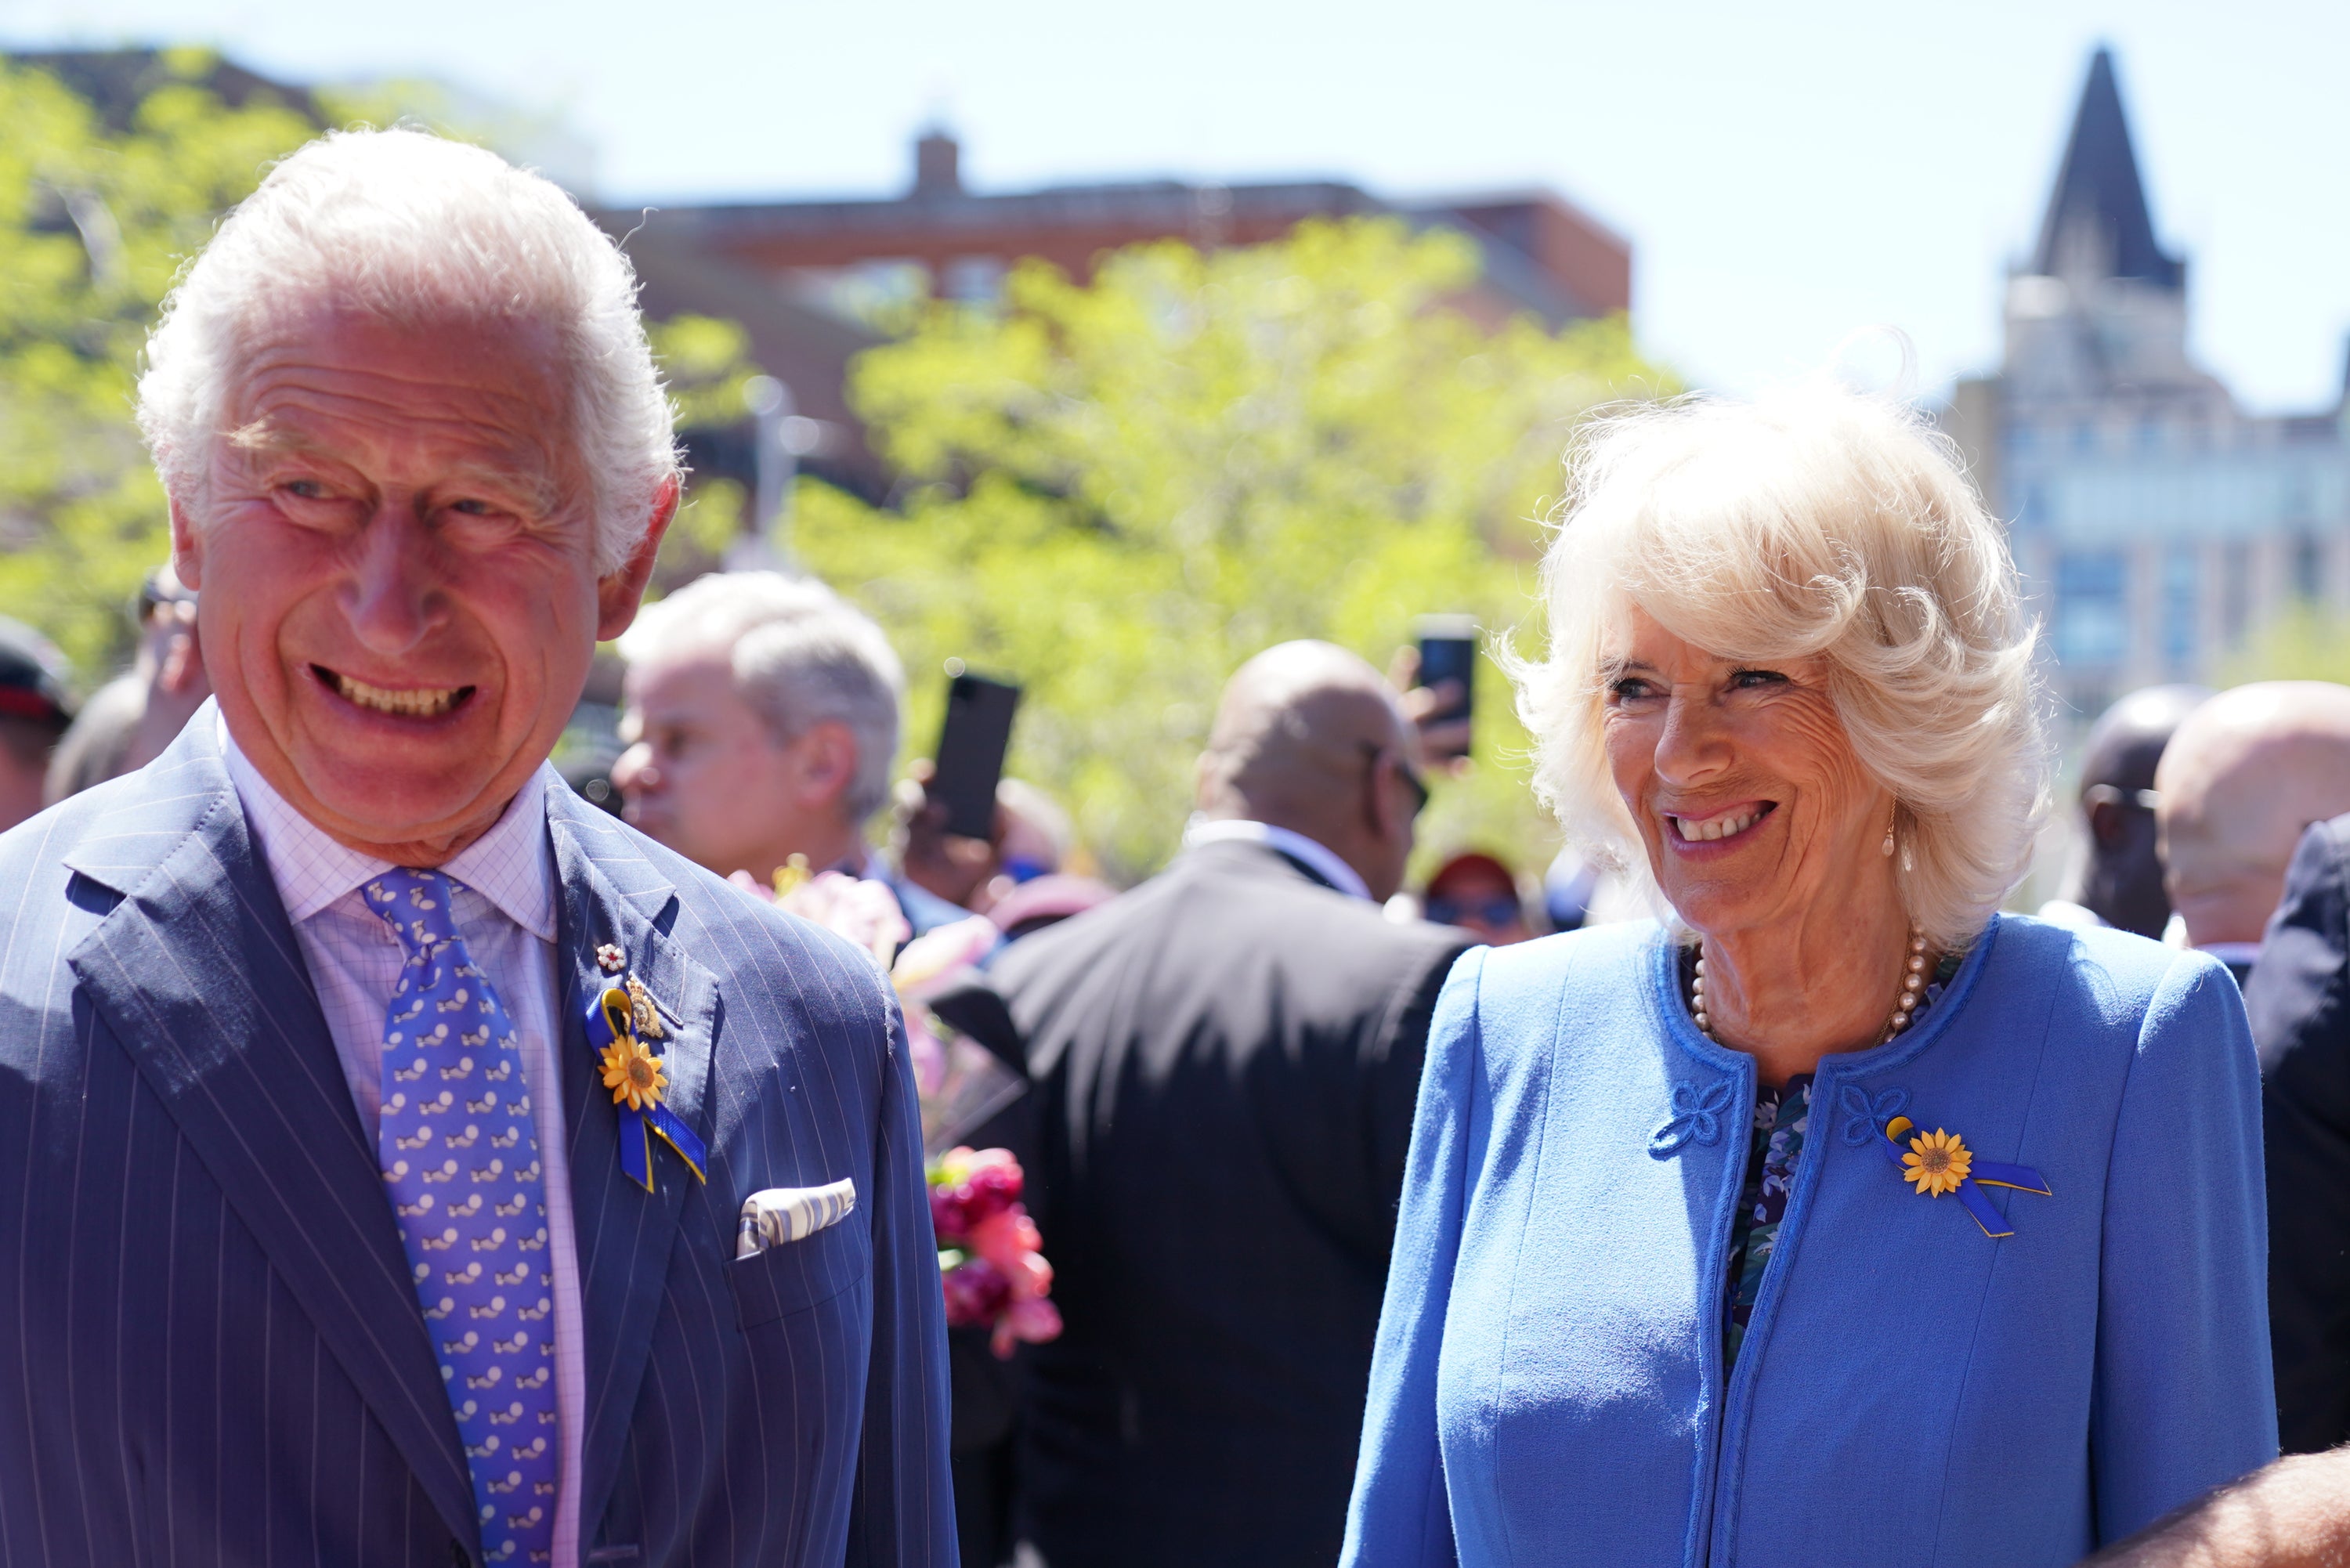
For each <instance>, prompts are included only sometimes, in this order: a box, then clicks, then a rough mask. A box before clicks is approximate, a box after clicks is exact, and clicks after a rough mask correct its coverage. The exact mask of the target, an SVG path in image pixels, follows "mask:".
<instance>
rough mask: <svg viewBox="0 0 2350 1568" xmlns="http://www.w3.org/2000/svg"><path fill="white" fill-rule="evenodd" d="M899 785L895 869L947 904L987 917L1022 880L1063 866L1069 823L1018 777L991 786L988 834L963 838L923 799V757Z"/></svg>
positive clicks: (1072, 830) (926, 778) (926, 780)
mask: <svg viewBox="0 0 2350 1568" xmlns="http://www.w3.org/2000/svg"><path fill="white" fill-rule="evenodd" d="M906 772H907V776H906V777H905V778H903V779H900V780H899V782H898V788H897V792H896V794H897V804H898V813H897V815H898V830H897V833H896V835H895V838H896V841H897V845H898V868H899V875H900V876H901V877H904V878H905V879H906V880H907V881H909V882H911V883H913V884H914V885H915V886H917V887H919V888H923V889H924V890H925V891H927V892H931V893H935V894H936V895H938V896H939V897H940V898H943V899H945V900H946V901H947V902H948V903H950V904H955V905H959V906H961V907H962V909H968V910H971V911H972V912H973V913H975V914H986V913H988V912H989V911H990V910H991V909H993V907H994V906H995V904H996V903H997V902H998V901H999V900H1001V899H1003V898H1005V897H1006V896H1007V895H1009V894H1010V893H1011V892H1012V890H1013V889H1014V888H1017V887H1019V886H1021V885H1022V884H1023V883H1026V882H1032V881H1035V879H1036V878H1038V877H1048V876H1051V875H1052V874H1054V873H1055V872H1057V871H1059V870H1060V869H1061V868H1062V864H1063V862H1064V861H1066V859H1067V858H1068V857H1069V852H1070V850H1071V849H1072V848H1073V847H1074V846H1076V825H1075V824H1073V823H1072V822H1071V821H1070V820H1069V814H1068V813H1067V812H1066V811H1064V810H1063V809H1062V808H1061V804H1060V803H1059V802H1058V801H1056V800H1055V799H1054V798H1053V797H1052V796H1051V795H1049V794H1045V792H1044V791H1043V790H1041V789H1039V788H1037V787H1036V786H1035V784H1030V783H1029V782H1028V781H1027V780H1025V779H1017V778H1005V779H1003V780H1000V781H998V783H997V784H996V786H995V832H994V834H993V836H992V837H988V838H965V837H962V836H960V835H957V834H952V833H949V832H948V831H947V829H946V820H947V816H946V808H945V807H944V806H943V805H939V804H938V803H936V802H934V801H932V800H931V798H930V795H929V793H928V789H927V786H928V785H929V784H930V781H931V763H930V762H929V760H928V759H927V758H925V759H923V760H920V761H918V762H916V763H914V764H913V765H912V766H911V767H910V768H908V769H907V770H906Z"/></svg>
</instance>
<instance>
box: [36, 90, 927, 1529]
mask: <svg viewBox="0 0 2350 1568" xmlns="http://www.w3.org/2000/svg"><path fill="white" fill-rule="evenodd" d="M632 298H633V288H632V286H631V283H630V279H629V272H628V266H627V263H626V261H625V260H624V259H623V258H622V257H621V256H620V255H619V254H618V253H617V252H616V251H615V250H614V249H613V247H612V246H611V244H610V243H609V242H608V240H606V239H605V238H604V237H603V236H602V235H601V234H599V233H598V231H597V230H596V229H595V228H594V226H593V225H592V224H590V223H588V222H587V217H586V216H585V214H583V213H580V212H579V210H578V209H577V207H576V206H575V205H573V204H572V202H570V200H569V199H568V198H567V197H566V196H565V195H564V194H563V193H562V192H560V191H558V190H556V188H555V187H554V186H552V185H550V184H548V183H547V182H546V181H544V180H540V179H538V178H537V177H536V176H533V175H526V174H524V173H521V172H519V171H515V170H514V169H512V168H510V167H508V166H507V165H506V164H504V162H502V161H499V160H498V159H497V158H495V157H494V155H492V154H490V153H488V152H486V151H481V150H479V149H474V148H466V147H461V146H458V145H456V144H454V143H449V142H443V141H440V140H436V139H434V138H432V137H428V136H424V135H421V134H420V133H416V132H411V131H390V132H382V133H373V132H369V133H359V134H345V135H339V136H336V137H331V138H328V139H327V140H324V141H321V142H317V143H313V144H312V145H311V146H310V147H308V148H307V149H305V150H304V151H300V152H298V153H296V154H295V155H294V156H293V157H291V158H289V159H287V160H286V161H284V162H282V163H280V164H279V165H278V166H277V167H276V170H275V171H273V172H272V173H271V175H270V176H269V178H268V179H267V180H266V181H265V182H264V183H263V185H262V186H261V188H260V190H259V191H258V192H256V193H255V196H254V197H253V198H252V199H251V200H249V201H248V202H246V203H245V204H244V206H243V207H241V208H240V209H239V210H238V211H237V212H236V213H234V215H233V216H232V217H231V218H230V219H229V220H228V221H227V222H226V223H224V225H223V226H222V228H221V230H220V232H219V234H218V235H217V236H216V237H215V238H214V239H213V242H212V244H210V245H209V246H208V247H207V248H206V250H205V251H204V253H203V255H202V256H201V257H200V258H199V259H198V260H197V262H196V263H195V265H194V266H193V267H192V269H191V270H190V272H189V273H188V275H186V277H185V278H184V280H183V281H182V284H181V285H180V286H179V288H178V291H177V293H176V295H175V298H174V301H173V304H172V308H171V310H170V312H169V313H168V314H167V316H166V317H165V320H164V323H163V325H162V326H161V327H159V328H158V329H157V331H156V333H155V336H154V337H153V338H152V340H151V347H150V354H149V364H150V369H149V370H148V372H147V375H146V377H145V379H143V381H142V383H141V386H140V416H141V422H142V424H143V426H144V428H145V430H146V431H147V433H148V435H149V438H150V440H151V443H152V445H153V448H154V452H155V456H156V460H157V463H158V466H159V467H160V468H161V472H162V475H163V480H164V486H165V491H166V493H167V494H168V496H169V499H170V503H171V515H172V549H173V556H174V565H175V566H176V569H177V570H178V573H179V575H180V576H181V578H182V580H183V581H184V582H186V583H187V585H188V586H189V587H191V588H194V589H198V590H200V592H201V599H200V607H199V610H198V618H197V628H198V635H199V636H200V637H201V639H202V640H203V651H204V662H205V666H206V668H207V669H208V670H209V671H210V673H211V676H212V679H213V687H214V691H215V692H216V694H217V702H216V704H214V703H207V704H206V705H205V706H204V707H203V708H202V709H200V710H198V711H197V712H196V714H195V717H194V718H193V719H192V721H191V722H190V723H189V724H188V726H187V728H186V729H185V730H184V731H183V732H182V733H181V735H180V737H179V739H178V740H177V741H176V742H173V743H172V746H171V747H170V749H168V750H167V751H166V752H165V753H163V755H162V756H161V757H160V758H158V759H157V760H156V761H155V762H153V763H150V764H149V765H148V766H146V767H145V768H143V769H141V770H140V771H139V772H137V773H134V774H129V775H126V776H124V777H122V778H119V779H115V780H113V781H111V782H109V783H107V784H101V785H99V787H97V788H95V789H92V790H89V791H88V792H86V793H84V794H78V795H76V796H75V797H74V798H73V799H71V800H69V801H67V802H65V803H63V804H61V805H57V806H54V807H52V808H51V809H50V810H48V811H47V812H46V813H44V814H42V815H39V816H37V817H36V818H34V819H33V820H32V821H30V822H28V823H26V824H25V825H23V826H20V827H18V828H16V829H15V830H14V831H12V832H10V833H8V834H7V835H5V836H0V888H5V889H6V899H5V903H0V1081H5V1084H6V1086H7V1092H6V1093H5V1095H0V1190H5V1192H6V1193H7V1194H8V1200H7V1201H6V1202H5V1203H0V1297H5V1300H6V1301H7V1302H8V1303H9V1305H8V1319H7V1321H8V1323H9V1325H10V1327H9V1333H8V1336H7V1337H8V1345H9V1348H8V1349H7V1351H6V1352H5V1353H4V1354H0V1562H7V1563H43V1564H60V1565H68V1564H72V1565H78V1564H98V1563H104V1564H113V1563H141V1562H164V1561H171V1562H175V1563H189V1564H239V1565H254V1564H287V1565H293V1564H306V1565H307V1564H317V1563H350V1564H366V1565H369V1568H373V1565H378V1564H380V1565H386V1568H389V1565H392V1564H402V1565H409V1568H424V1565H428V1564H429V1565H432V1568H448V1565H450V1564H459V1565H463V1564H478V1563H515V1564H525V1563H551V1564H553V1565H554V1568H579V1565H580V1564H582V1563H632V1564H634V1563H640V1564H662V1563H689V1562H690V1563H712V1564H740V1565H742V1568H752V1565H754V1564H757V1565H762V1568H764V1565H770V1564H809V1565H817V1564H821V1565H823V1568H838V1565H839V1564H842V1563H859V1564H864V1563H875V1564H899V1565H908V1568H932V1565H937V1568H949V1565H951V1563H953V1561H954V1548H953V1542H952V1523H953V1521H952V1516H951V1507H950V1505H949V1503H948V1499H947V1471H946V1445H945V1418H946V1411H945V1386H944V1358H945V1345H944V1334H943V1327H942V1321H941V1320H942V1316H943V1314H942V1307H941V1299H940V1290H939V1277H938V1269H937V1258H936V1254H935V1252H934V1251H933V1244H932V1239H931V1223H930V1215H929V1207H928V1199H927V1195H926V1191H925V1188H924V1184H923V1180H922V1174H921V1168H920V1124H919V1118H918V1116H917V1115H916V1111H915V1106H914V1092H913V1083H912V1078H911V1075H910V1071H909V1069H908V1065H907V1063H906V1061H905V1057H904V1054H903V1052H902V1050H901V1049H900V1048H899V1043H900V1042H901V1041H902V1038H903V1035H902V1033H901V1032H900V1026H899V1023H898V1021H897V1019H896V1017H895V1015H894V1013H893V1012H892V1008H893V1005H894V1004H893V1002H892V1000H891V999H890V997H889V992H888V988H887V985H886V982H885V981H883V980H882V978H881V976H880V975H879V973H878V972H877V971H875V969H874V966H873V964H872V962H871V961H870V959H869V958H868V957H867V956H865V955H864V954H862V953H859V952H858V951H856V950H853V949H851V948H849V947H848V946H847V944H845V943H842V942H839V941H837V940H833V939H831V938H829V937H827V936H825V935H823V934H822V933H820V932H818V931H816V929H814V928H812V927H810V926H807V925H806V924H805V923H803V922H799V921H795V920H793V919H789V918H787V917H785V916H784V915H782V914H780V913H778V912H776V911H775V910H774V909H771V908H769V907H767V906H766V905H764V903H763V902H762V901H760V900H756V899H753V898H745V897H743V895H742V894H741V893H740V892H738V891H736V890H734V889H733V888H729V887H727V886H726V885H725V884H724V883H723V882H721V881H719V880H718V879H717V878H715V877H712V876H711V875H709V874H708V873H706V872H704V871H702V870H701V869H699V868H698V867H694V866H692V865H691V864H690V863H688V862H687V861H685V860H683V859H682V858H681V857H678V856H675V855H672V854H671V853H670V852H668V851H667V850H664V849H662V848H661V847H660V846H657V845H655V844H653V843H651V842H650V840H648V839H646V838H644V837H643V836H640V835H639V834H637V833H635V832H634V831H633V830H631V829H629V828H628V827H625V826H622V825H620V824H619V823H618V822H616V821H614V820H613V819H612V818H611V817H609V816H608V815H605V814H604V813H603V812H601V811H598V810H597V809H596V808H595V807H593V806H591V805H587V803H586V802H585V801H583V800H581V799H579V798H578V797H577V796H575V795H573V794H571V793H570V791H569V790H568V789H567V787H566V786H565V785H564V784H563V783H562V781H561V779H560V778H559V776H557V775H556V774H555V773H554V772H553V770H552V769H551V768H550V767H549V766H548V764H547V762H546V758H547V755H548V752H549V750H550V748H551V747H552V746H553V744H554V742H555V740H556V737H557V736H558V735H559V734H560V733H561V732H562V730H563V727H564V724H565V722H566V721H567V718H568V716H569V715H570V713H571V711H572V710H573V708H574V706H575V705H576V704H577V701H578V697H579V693H580V691H581V689H582V686H583V685H584V683H585V680H586V678H587V669H588V663H589V660H590V659H591V657H592V655H593V652H594V649H595V646H596V644H597V643H598V641H599V640H603V639H609V638H612V637H615V636H617V635H619V633H620V632H621V631H622V630H624V629H625V628H627V626H628V624H629V619H630V618H631V617H632V616H633V615H634V614H635V611H636V607H637V603H638V598H639V595H640V594H641V593H642V591H643V589H644V587H645V583H646V580H647V577H648V576H649V575H650V571H651V567H652V563H653V558H654V553H655V551H656V549H657V548H658V546H659V545H660V537H661V534H662V530H663V529H664V528H665V527H666V525H667V524H668V523H669V521H670V518H671V515H672V514H673V513H674V511H675V508H676V505H677V494H678V470H677V464H676V460H675V456H674V452H673V447H672V443H671V432H670V423H669V419H670V416H669V410H668V405H667V403H666V400H664V398H663V396H662V393H661V389H660V381H659V379H658V376H657V375H656V373H655V370H654V367H653V364H652V360H651V357H650V351H649V350H648V348H647V347H646V343H645V338H644V334H643V330H642V327H641V326H640V324H639V322H638V320H637V317H636V312H635V309H634V306H633V303H632Z"/></svg>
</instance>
